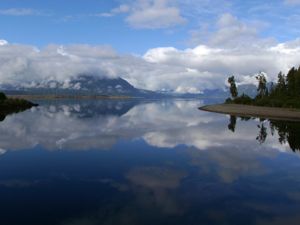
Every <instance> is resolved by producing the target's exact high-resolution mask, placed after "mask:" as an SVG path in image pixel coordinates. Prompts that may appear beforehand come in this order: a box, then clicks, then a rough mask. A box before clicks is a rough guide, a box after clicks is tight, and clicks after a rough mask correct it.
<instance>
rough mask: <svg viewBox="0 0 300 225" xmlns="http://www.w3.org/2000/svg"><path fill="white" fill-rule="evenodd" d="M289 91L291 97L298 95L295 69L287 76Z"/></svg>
mask: <svg viewBox="0 0 300 225" xmlns="http://www.w3.org/2000/svg"><path fill="white" fill-rule="evenodd" d="M286 80H287V90H288V94H289V96H295V94H296V69H295V67H293V68H292V69H290V71H289V72H288V74H287V78H286Z"/></svg>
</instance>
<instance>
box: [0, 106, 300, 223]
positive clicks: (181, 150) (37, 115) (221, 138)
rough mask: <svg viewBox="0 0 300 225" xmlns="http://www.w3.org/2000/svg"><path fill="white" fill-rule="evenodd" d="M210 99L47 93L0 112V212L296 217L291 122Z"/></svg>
mask: <svg viewBox="0 0 300 225" xmlns="http://www.w3.org/2000/svg"><path fill="white" fill-rule="evenodd" d="M212 101H217V100H193V101H183V100H163V101H129V100H128V101H85V100H82V101H79V102H74V101H56V102H55V101H48V102H47V101H46V102H41V106H40V107H38V108H35V109H32V110H28V111H26V112H24V113H19V114H15V115H10V116H7V117H6V118H5V120H4V121H2V122H0V134H1V135H0V212H1V217H0V224H1V225H20V224H34V225H35V224H37V225H41V224H43V225H47V224H49V225H56V224H58V225H96V224H118V225H122V224H130V225H135V224H137V225H143V224H149V225H150V224H151V225H153V224H164V225H165V224H186V225H189V224H228V225H234V224H243V225H245V224H275V225H276V224H289V225H290V224H299V222H300V214H299V212H300V158H299V156H300V155H299V153H298V151H299V146H300V125H299V124H297V123H283V122H276V121H267V120H259V119H249V118H235V117H230V116H226V115H219V114H214V113H208V112H203V111H199V110H198V109H197V108H198V107H199V106H201V105H202V104H207V103H210V102H212Z"/></svg>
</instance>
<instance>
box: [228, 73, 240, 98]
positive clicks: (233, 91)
mask: <svg viewBox="0 0 300 225" xmlns="http://www.w3.org/2000/svg"><path fill="white" fill-rule="evenodd" d="M228 83H229V85H230V93H231V96H232V98H236V97H237V96H238V90H237V87H236V84H235V78H234V76H231V77H229V78H228Z"/></svg>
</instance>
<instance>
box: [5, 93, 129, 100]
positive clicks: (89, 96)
mask: <svg viewBox="0 0 300 225" xmlns="http://www.w3.org/2000/svg"><path fill="white" fill-rule="evenodd" d="M7 97H9V98H12V99H14V98H22V99H38V100H55V99H56V100H59V99H132V98H134V97H131V96H121V95H120V96H114V95H26V94H24V95H7Z"/></svg>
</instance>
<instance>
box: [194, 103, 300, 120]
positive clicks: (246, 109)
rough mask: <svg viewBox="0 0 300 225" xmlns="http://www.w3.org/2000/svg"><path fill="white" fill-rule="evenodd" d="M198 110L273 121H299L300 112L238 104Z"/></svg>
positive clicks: (219, 105) (203, 107)
mask: <svg viewBox="0 0 300 225" xmlns="http://www.w3.org/2000/svg"><path fill="white" fill-rule="evenodd" d="M199 109H200V110H204V111H208V112H215V113H223V114H230V115H235V116H244V117H260V118H266V119H274V120H288V121H300V110H299V109H289V108H275V107H264V106H252V105H239V104H218V105H207V106H202V107H200V108H199Z"/></svg>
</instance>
